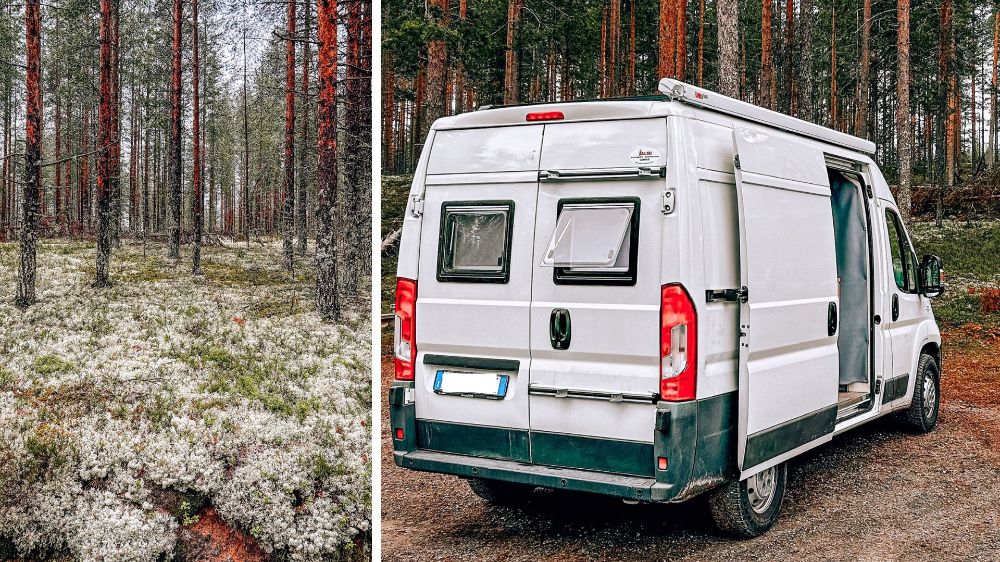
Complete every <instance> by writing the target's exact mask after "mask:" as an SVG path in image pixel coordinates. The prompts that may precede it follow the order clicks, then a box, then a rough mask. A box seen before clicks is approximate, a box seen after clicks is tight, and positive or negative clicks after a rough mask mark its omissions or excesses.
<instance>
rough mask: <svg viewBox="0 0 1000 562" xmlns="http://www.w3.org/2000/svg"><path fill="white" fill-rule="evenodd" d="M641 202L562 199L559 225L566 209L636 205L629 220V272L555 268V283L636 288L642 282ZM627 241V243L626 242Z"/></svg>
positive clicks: (614, 198)
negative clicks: (640, 267)
mask: <svg viewBox="0 0 1000 562" xmlns="http://www.w3.org/2000/svg"><path fill="white" fill-rule="evenodd" d="M641 202H642V201H641V199H639V198H638V197H572V198H565V199H560V200H559V202H558V203H557V204H556V221H555V223H554V224H553V228H555V224H558V223H559V216H560V215H561V214H562V210H563V207H565V206H566V205H587V204H590V205H602V204H608V203H612V204H614V203H619V204H620V203H626V204H631V205H632V216H631V217H630V218H629V233H628V240H629V252H628V269H627V270H625V271H609V272H603V273H602V272H597V271H571V269H572V268H569V267H553V268H552V282H553V283H555V284H556V285H604V286H612V287H633V286H635V284H636V281H637V280H638V278H639V267H638V266H639V215H640V204H641ZM623 241H624V240H623Z"/></svg>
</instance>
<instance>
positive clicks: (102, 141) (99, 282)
mask: <svg viewBox="0 0 1000 562" xmlns="http://www.w3.org/2000/svg"><path fill="white" fill-rule="evenodd" d="M100 1H101V31H100V53H101V54H100V86H99V87H100V105H99V106H98V108H97V264H96V274H95V276H94V286H95V287H107V286H108V285H109V284H110V279H109V277H108V262H109V261H110V258H111V241H112V232H111V190H112V183H111V174H112V173H113V170H112V167H111V158H112V156H113V154H112V153H113V151H112V149H111V143H112V142H113V141H112V135H114V124H113V120H114V115H113V113H112V112H113V109H112V105H113V104H114V98H113V94H112V93H111V90H112V89H113V88H114V85H113V84H112V80H113V75H112V72H111V64H112V60H111V50H112V43H113V41H114V38H113V37H112V34H113V32H112V31H111V28H112V27H113V25H114V22H113V21H112V16H111V2H112V0H100Z"/></svg>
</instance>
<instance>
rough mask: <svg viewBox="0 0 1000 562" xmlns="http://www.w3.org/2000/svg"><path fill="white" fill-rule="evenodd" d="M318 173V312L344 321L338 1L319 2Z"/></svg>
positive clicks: (317, 13) (324, 316)
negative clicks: (339, 278)
mask: <svg viewBox="0 0 1000 562" xmlns="http://www.w3.org/2000/svg"><path fill="white" fill-rule="evenodd" d="M316 22H317V35H318V37H317V39H318V40H319V46H318V51H319V52H318V61H319V63H318V66H317V69H316V72H317V87H318V90H319V100H318V103H317V112H316V115H317V125H318V133H317V147H318V151H319V154H318V156H319V159H318V167H317V173H316V309H317V311H318V312H319V314H320V316H322V317H323V318H324V319H326V320H334V321H336V320H340V300H339V298H338V294H337V292H338V291H337V246H336V239H337V236H336V228H337V225H336V224H335V215H334V213H335V209H336V207H337V99H336V95H337V0H318V8H317V11H316Z"/></svg>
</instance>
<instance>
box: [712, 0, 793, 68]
mask: <svg viewBox="0 0 1000 562" xmlns="http://www.w3.org/2000/svg"><path fill="white" fill-rule="evenodd" d="M789 5H791V2H789ZM704 79H705V0H699V2H698V86H699V87H700V86H702V84H703V83H704Z"/></svg>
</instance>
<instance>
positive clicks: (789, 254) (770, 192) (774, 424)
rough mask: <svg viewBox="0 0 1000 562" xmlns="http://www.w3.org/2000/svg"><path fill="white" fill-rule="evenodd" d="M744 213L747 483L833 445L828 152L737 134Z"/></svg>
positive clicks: (743, 463) (834, 298) (834, 313)
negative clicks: (811, 450) (811, 451)
mask: <svg viewBox="0 0 1000 562" xmlns="http://www.w3.org/2000/svg"><path fill="white" fill-rule="evenodd" d="M733 138H734V143H735V148H736V155H737V156H736V157H737V162H736V182H737V186H738V194H739V196H738V200H739V212H740V259H741V267H740V269H741V278H742V282H743V285H744V287H745V288H746V289H747V293H746V294H747V298H746V301H745V302H744V303H743V304H742V305H741V309H740V332H741V333H742V335H741V338H740V373H739V400H740V412H739V413H740V416H739V448H738V461H739V465H740V468H741V471H742V474H741V478H745V477H747V476H750V475H752V474H754V473H756V472H759V471H760V470H763V469H766V468H768V467H770V466H774V465H775V464H778V463H779V462H782V461H784V460H785V459H787V458H790V457H791V456H793V455H796V454H798V453H800V452H802V451H804V450H806V449H809V448H811V447H814V446H816V445H819V444H821V443H824V442H827V441H829V440H830V439H831V438H832V435H833V429H834V424H835V421H836V416H837V388H838V387H837V384H838V362H839V356H838V353H837V338H836V329H837V319H838V310H837V307H838V306H839V303H838V291H837V267H836V263H837V261H836V248H835V245H834V234H833V218H832V212H831V205H830V185H829V180H828V178H827V171H826V165H825V162H824V158H823V152H822V150H821V149H819V148H816V147H814V146H810V145H808V144H806V143H805V142H802V141H798V140H793V139H791V138H789V137H787V136H783V135H782V136H778V135H775V134H772V133H766V132H762V131H758V130H755V129H742V128H736V129H735V130H734V132H733Z"/></svg>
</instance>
